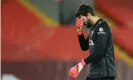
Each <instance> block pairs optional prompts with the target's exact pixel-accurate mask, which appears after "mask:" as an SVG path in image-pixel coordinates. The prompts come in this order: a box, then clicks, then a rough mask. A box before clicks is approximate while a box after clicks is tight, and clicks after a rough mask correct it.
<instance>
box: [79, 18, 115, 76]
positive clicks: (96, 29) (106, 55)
mask: <svg viewBox="0 0 133 80" xmlns="http://www.w3.org/2000/svg"><path fill="white" fill-rule="evenodd" d="M78 39H79V44H80V47H81V49H82V50H83V51H86V50H88V49H89V51H90V55H89V56H88V57H86V58H85V59H84V61H85V63H86V64H89V63H90V74H89V75H88V76H89V77H92V78H93V77H94V78H96V77H106V76H109V77H114V76H115V75H116V72H115V61H114V46H113V39H112V32H111V29H110V27H109V25H108V24H107V23H106V22H105V21H104V20H102V19H99V20H98V21H97V22H96V23H95V25H94V26H92V27H91V28H90V30H89V35H88V37H87V38H85V37H84V35H83V34H82V35H78Z"/></svg>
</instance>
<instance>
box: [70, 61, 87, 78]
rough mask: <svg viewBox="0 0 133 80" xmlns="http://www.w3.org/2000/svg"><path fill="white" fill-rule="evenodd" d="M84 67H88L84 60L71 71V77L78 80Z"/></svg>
mask: <svg viewBox="0 0 133 80" xmlns="http://www.w3.org/2000/svg"><path fill="white" fill-rule="evenodd" d="M84 66H86V63H85V62H84V60H83V59H82V60H81V62H79V63H78V64H77V65H75V66H74V67H72V68H71V69H70V71H69V75H70V77H72V78H77V77H78V75H79V73H80V71H81V70H82V69H83V67H84Z"/></svg>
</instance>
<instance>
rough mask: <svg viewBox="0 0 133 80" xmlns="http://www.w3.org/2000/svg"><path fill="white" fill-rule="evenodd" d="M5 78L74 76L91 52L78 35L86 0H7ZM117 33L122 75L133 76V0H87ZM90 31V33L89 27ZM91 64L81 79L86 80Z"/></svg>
mask: <svg viewBox="0 0 133 80" xmlns="http://www.w3.org/2000/svg"><path fill="white" fill-rule="evenodd" d="M1 3H2V4H1V5H2V6H1V10H2V16H1V17H2V27H1V29H2V35H1V41H2V49H1V50H2V56H1V58H2V63H1V64H2V65H1V70H2V75H1V77H2V80H72V79H71V78H70V77H69V76H68V71H69V69H70V68H71V67H72V66H74V65H75V64H77V63H78V62H79V61H80V60H81V58H85V57H87V56H88V55H89V54H88V51H86V52H83V51H81V50H80V46H79V43H78V39H77V33H76V27H75V16H74V14H75V11H76V9H77V7H78V6H79V4H81V3H83V1H82V0H2V2H1ZM84 3H86V4H89V5H90V6H91V7H92V8H93V9H94V10H95V12H96V14H97V15H98V16H99V17H101V18H103V19H105V20H106V21H107V22H108V23H109V24H110V26H111V29H112V32H113V39H114V43H115V44H114V46H115V58H116V66H117V69H116V70H117V77H116V80H133V35H132V34H133V5H132V3H133V0H84ZM85 34H87V33H86V32H85ZM88 70H89V65H88V66H87V67H85V68H84V69H83V71H82V72H81V74H80V75H79V77H78V79H77V80H85V78H86V76H87V74H88V73H89V72H88Z"/></svg>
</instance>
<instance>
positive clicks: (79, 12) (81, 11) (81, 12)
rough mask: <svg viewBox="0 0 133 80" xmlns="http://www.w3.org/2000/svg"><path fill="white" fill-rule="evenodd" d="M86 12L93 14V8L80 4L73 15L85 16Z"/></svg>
mask: <svg viewBox="0 0 133 80" xmlns="http://www.w3.org/2000/svg"><path fill="white" fill-rule="evenodd" d="M88 13H90V14H91V15H92V16H95V13H94V11H93V9H92V8H91V7H90V6H89V5H85V4H82V5H80V7H79V8H78V9H77V11H76V13H75V16H76V17H80V15H83V16H87V14H88Z"/></svg>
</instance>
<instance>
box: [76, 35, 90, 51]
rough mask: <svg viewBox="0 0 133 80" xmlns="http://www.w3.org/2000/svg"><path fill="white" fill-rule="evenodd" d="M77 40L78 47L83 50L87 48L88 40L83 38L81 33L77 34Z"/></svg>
mask: <svg viewBox="0 0 133 80" xmlns="http://www.w3.org/2000/svg"><path fill="white" fill-rule="evenodd" d="M78 40H79V44H80V47H81V49H82V50H83V51H86V50H88V49H89V43H88V40H87V39H85V37H84V35H83V33H82V34H81V35H78Z"/></svg>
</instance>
